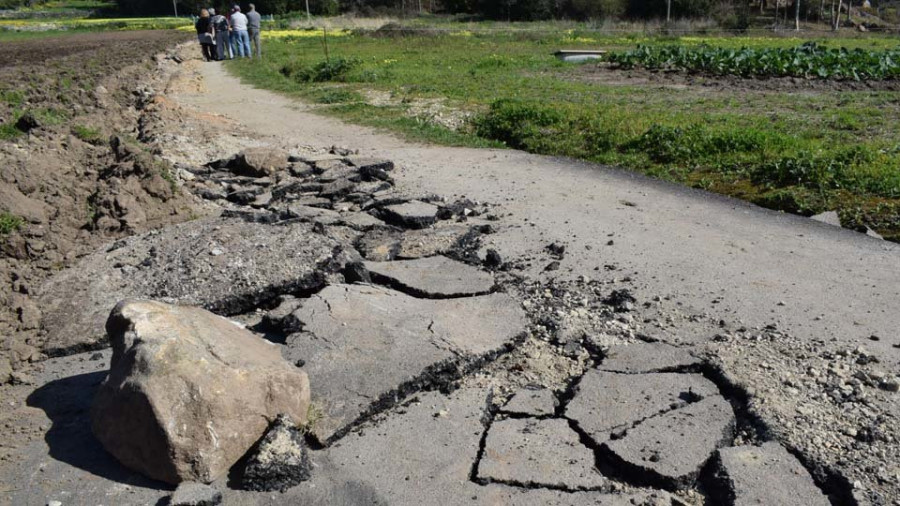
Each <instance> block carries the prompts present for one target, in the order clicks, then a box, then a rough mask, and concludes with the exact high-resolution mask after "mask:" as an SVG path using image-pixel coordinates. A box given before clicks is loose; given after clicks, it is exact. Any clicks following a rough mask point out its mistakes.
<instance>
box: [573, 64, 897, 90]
mask: <svg viewBox="0 0 900 506" xmlns="http://www.w3.org/2000/svg"><path fill="white" fill-rule="evenodd" d="M572 78H573V79H576V80H581V81H587V82H592V83H598V84H610V85H623V86H625V85H627V86H634V85H656V86H663V87H673V88H686V87H692V88H693V87H704V88H707V89H709V90H712V91H717V90H721V91H727V92H729V93H733V92H735V91H762V92H766V91H772V92H791V91H795V92H805V91H810V92H823V91H825V92H827V91H898V90H900V80H887V81H852V80H845V81H838V80H834V79H804V78H800V77H771V78H764V79H763V78H760V79H754V78H745V77H739V76H712V75H704V74H695V73H690V72H683V71H654V70H647V69H644V68H634V69H629V70H625V69H620V68H617V67H614V66H612V65H610V64H608V63H600V64H590V63H589V64H585V65H581V66H579V67H577V69H576V70H574V71H573V72H572Z"/></svg>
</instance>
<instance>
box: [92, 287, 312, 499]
mask: <svg viewBox="0 0 900 506" xmlns="http://www.w3.org/2000/svg"><path fill="white" fill-rule="evenodd" d="M106 327H107V332H108V334H109V336H110V339H111V341H112V347H113V355H112V364H111V367H110V372H109V376H108V377H107V379H106V381H104V383H103V384H102V385H101V386H100V389H99V390H98V392H97V396H96V397H95V399H94V404H93V406H92V413H91V416H92V428H93V432H94V434H95V435H96V437H97V439H98V440H100V442H101V443H102V444H103V446H104V447H105V448H106V450H107V451H109V453H111V454H112V455H113V456H115V457H116V458H117V459H119V461H120V462H122V463H123V464H125V465H126V466H127V467H129V468H131V469H134V470H136V471H139V472H141V473H143V474H145V475H147V476H149V477H151V478H154V479H157V480H161V481H164V482H167V483H179V482H182V481H197V482H204V483H209V482H211V481H213V480H215V479H216V478H218V477H220V476H222V475H223V474H225V473H226V472H227V471H228V469H229V468H230V467H231V466H232V465H233V464H234V463H235V462H236V461H237V460H238V459H240V458H241V456H243V455H244V454H245V453H246V452H247V450H248V449H250V448H251V447H252V446H253V444H254V443H256V441H257V440H259V438H260V437H261V436H262V435H263V434H264V433H265V432H266V430H267V429H268V427H269V424H270V422H272V421H273V420H274V419H275V418H276V417H277V415H278V414H280V413H284V414H287V415H289V416H290V417H291V418H292V419H294V420H297V421H305V420H306V419H307V410H308V408H309V400H310V395H309V380H308V378H307V376H306V374H305V373H304V372H303V371H301V370H299V369H296V368H294V367H293V366H291V365H290V364H288V363H287V362H286V361H285V360H284V359H282V357H281V354H280V352H279V350H278V348H277V347H276V346H274V345H272V344H271V343H269V342H267V341H264V340H263V339H260V338H259V337H257V336H255V335H254V334H252V333H250V332H248V331H246V330H244V329H242V328H241V327H239V326H238V325H236V324H234V323H233V322H231V321H229V320H227V319H225V318H222V317H220V316H217V315H214V314H212V313H210V312H207V311H205V310H203V309H199V308H195V307H188V306H175V305H169V304H164V303H161V302H156V301H149V300H126V301H123V302H120V303H119V304H118V305H117V306H116V307H115V309H113V311H112V313H111V314H110V316H109V320H108V321H107V323H106Z"/></svg>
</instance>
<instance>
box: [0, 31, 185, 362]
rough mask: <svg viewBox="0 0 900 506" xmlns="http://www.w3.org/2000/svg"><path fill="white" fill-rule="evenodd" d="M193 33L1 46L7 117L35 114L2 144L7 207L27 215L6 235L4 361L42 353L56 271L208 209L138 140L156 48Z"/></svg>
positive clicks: (1, 315) (0, 312) (1, 179)
mask: <svg viewBox="0 0 900 506" xmlns="http://www.w3.org/2000/svg"><path fill="white" fill-rule="evenodd" d="M185 37H186V35H185V34H183V33H179V32H173V31H167V32H163V31H155V32H129V33H97V34H78V35H73V36H63V37H54V38H48V39H36V40H30V41H25V42H16V43H11V44H9V46H8V47H7V46H6V45H4V49H6V50H5V51H4V52H3V55H0V68H2V69H3V72H2V73H0V92H2V93H3V95H2V97H3V100H2V101H0V124H7V128H8V125H9V124H11V123H15V122H16V120H17V119H18V118H19V117H20V116H22V115H23V114H24V115H26V116H28V117H31V118H33V120H32V121H31V124H28V125H19V126H17V127H16V130H18V131H19V132H18V136H15V137H13V138H12V139H9V140H5V141H0V167H2V171H0V211H2V212H8V213H11V214H13V215H15V216H17V217H19V218H21V219H22V220H23V223H22V225H21V226H20V227H19V228H18V229H17V230H14V231H12V232H11V233H7V234H4V235H2V236H0V308H2V309H0V335H2V336H3V342H2V344H0V368H6V367H8V366H7V365H6V361H7V360H9V362H10V363H11V364H10V365H11V366H12V367H13V369H16V368H19V367H21V366H22V365H23V363H26V362H28V361H35V360H39V359H40V357H41V353H40V352H39V351H38V350H37V349H36V348H35V347H33V346H31V344H32V343H33V342H34V339H35V337H36V335H37V333H38V332H39V320H40V310H39V309H38V308H37V306H36V305H35V304H34V302H33V301H32V297H33V296H34V293H35V290H36V288H37V286H38V285H39V284H40V282H41V281H42V280H43V279H45V278H46V277H47V276H48V275H50V274H52V273H53V272H55V271H58V270H59V269H62V268H64V267H66V266H68V265H70V264H71V263H72V262H73V261H74V260H76V259H77V258H79V257H80V256H83V255H85V254H87V253H89V252H90V251H92V250H93V249H94V248H95V247H96V246H97V245H98V244H99V243H102V242H104V241H108V240H109V239H111V238H115V237H120V236H123V235H128V234H133V233H136V232H140V231H143V230H147V229H150V228H155V227H159V226H162V225H166V224H169V223H173V222H178V221H184V220H186V219H189V218H191V217H193V216H196V215H197V213H198V212H199V211H198V210H196V209H195V208H194V204H193V203H192V202H193V200H192V198H191V197H189V196H187V195H184V194H182V192H180V191H179V190H178V189H177V187H176V185H175V179H174V172H173V171H174V169H173V167H171V166H170V165H168V164H166V163H164V162H163V161H162V160H159V159H157V158H156V157H154V156H153V155H152V154H151V153H150V152H149V150H148V148H147V146H141V145H140V144H139V143H138V142H137V140H136V138H137V137H138V135H139V123H140V122H141V117H142V116H143V115H145V113H146V110H147V109H148V107H147V105H148V104H147V98H148V97H149V96H150V93H149V91H148V90H152V86H153V84H154V83H153V82H152V79H148V76H150V75H151V74H152V69H153V68H154V67H155V66H156V65H158V60H160V59H164V58H162V57H157V56H155V55H156V54H157V53H159V52H161V51H163V50H164V49H165V48H166V47H168V46H171V45H172V44H173V42H177V41H181V40H184V38H185ZM23 130H26V131H27V132H26V131H23ZM13 132H15V130H13ZM112 137H115V141H113V142H111V139H112Z"/></svg>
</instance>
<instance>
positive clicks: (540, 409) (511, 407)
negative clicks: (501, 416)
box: [500, 388, 557, 416]
mask: <svg viewBox="0 0 900 506" xmlns="http://www.w3.org/2000/svg"><path fill="white" fill-rule="evenodd" d="M556 405H557V401H556V396H555V395H553V391H552V390H550V389H549V388H537V389H531V388H523V389H521V390H518V391H517V392H516V393H515V394H514V395H513V396H512V398H511V399H510V400H509V401H507V403H506V404H504V405H503V407H502V408H500V411H502V412H504V413H510V414H514V415H528V416H547V415H552V414H553V413H554V412H555V411H556Z"/></svg>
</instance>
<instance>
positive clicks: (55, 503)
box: [47, 501, 62, 506]
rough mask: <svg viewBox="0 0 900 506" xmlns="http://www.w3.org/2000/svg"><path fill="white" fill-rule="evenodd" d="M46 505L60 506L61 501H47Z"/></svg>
mask: <svg viewBox="0 0 900 506" xmlns="http://www.w3.org/2000/svg"><path fill="white" fill-rule="evenodd" d="M47 506H62V503H61V502H59V501H48V502H47Z"/></svg>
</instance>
